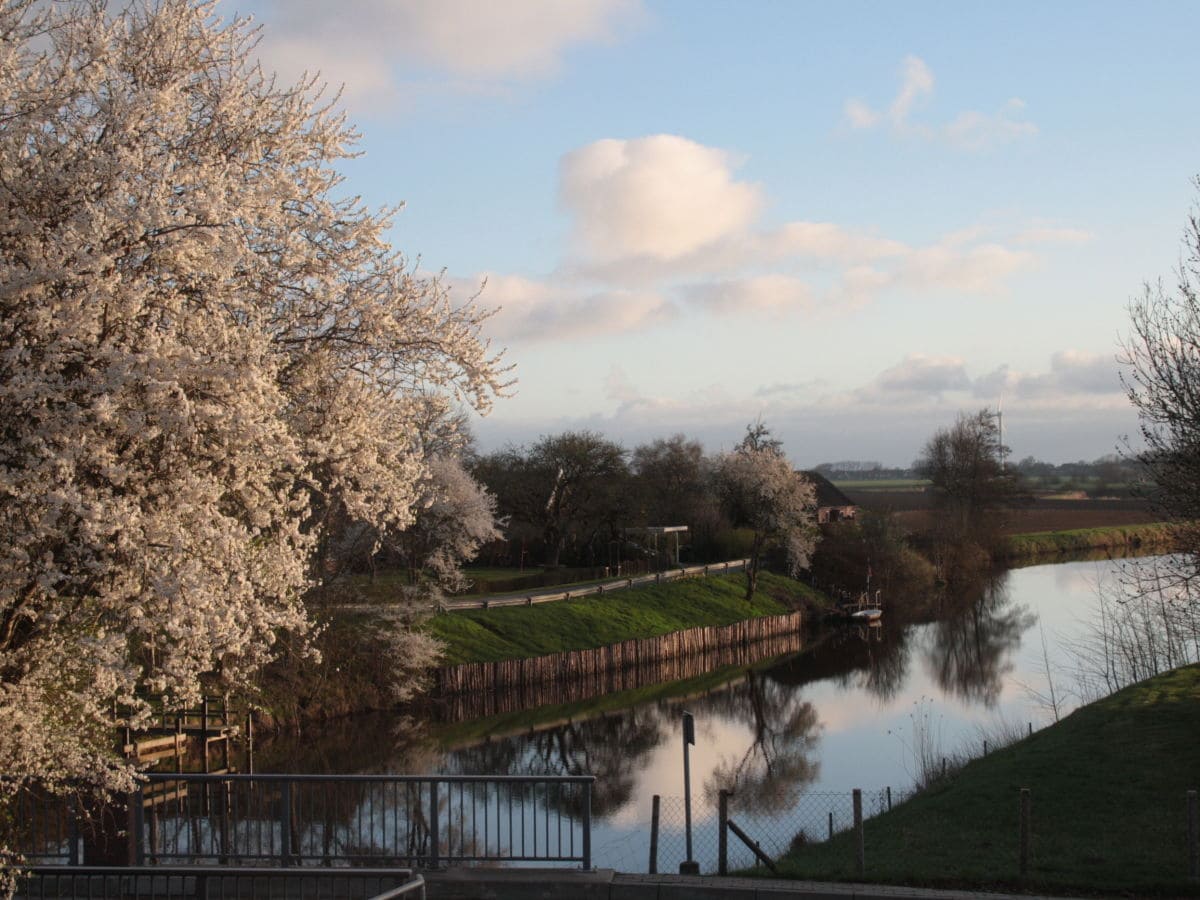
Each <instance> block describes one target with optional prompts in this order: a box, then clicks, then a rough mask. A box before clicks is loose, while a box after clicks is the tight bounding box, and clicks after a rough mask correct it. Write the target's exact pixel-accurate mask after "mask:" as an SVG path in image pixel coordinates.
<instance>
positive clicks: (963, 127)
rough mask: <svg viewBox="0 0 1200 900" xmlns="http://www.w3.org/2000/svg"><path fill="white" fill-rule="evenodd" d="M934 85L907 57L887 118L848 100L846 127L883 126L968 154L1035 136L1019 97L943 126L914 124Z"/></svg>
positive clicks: (916, 60) (917, 63) (920, 62)
mask: <svg viewBox="0 0 1200 900" xmlns="http://www.w3.org/2000/svg"><path fill="white" fill-rule="evenodd" d="M934 83H935V82H934V77H933V72H932V70H930V68H929V66H928V65H926V63H925V61H924V60H922V59H921V58H920V57H918V56H911V55H910V56H906V57H905V58H904V60H903V61H902V62H901V64H900V87H899V89H898V90H897V92H896V96H895V97H894V98H893V99H892V102H891V104H890V105H889V106H888V108H887V112H886V114H885V113H881V112H879V111H877V110H875V109H873V108H872V107H871V106H870V105H868V104H867V103H866V102H864V101H863V100H860V99H858V98H851V99H849V100H847V101H846V103H845V106H844V107H843V113H844V116H845V120H846V123H847V124H848V125H849V126H850V127H851V128H853V129H855V130H857V131H862V130H867V129H871V128H875V127H876V126H879V125H881V124H883V123H884V122H886V123H887V124H888V125H889V126H890V127H891V130H892V131H893V132H894V133H895V134H899V135H904V136H908V137H921V138H936V139H939V140H943V141H946V142H947V143H949V144H951V145H953V146H956V147H960V148H963V149H967V150H983V149H986V148H988V147H992V146H995V145H997V144H1002V143H1008V142H1010V141H1014V140H1019V139H1021V138H1026V137H1031V136H1033V135H1035V134H1037V131H1038V129H1037V126H1036V125H1035V124H1034V123H1033V122H1030V121H1028V120H1027V119H1025V118H1023V116H1024V111H1025V102H1024V101H1023V100H1021V99H1020V98H1019V97H1013V98H1011V99H1009V100H1008V101H1007V102H1006V103H1005V104H1004V105H1003V106H1002V107H1000V109H999V110H997V111H996V112H994V113H983V112H979V111H977V110H965V111H963V112H960V113H959V114H958V115H956V116H955V117H954V118H953V119H952V120H951V121H949V122H947V123H945V124H942V125H930V124H927V123H924V122H920V121H914V119H913V112H914V110H915V109H916V107H917V106H918V105H919V104H920V103H921V101H922V100H924V99H925V98H927V97H929V96H931V95H932V94H933V88H934Z"/></svg>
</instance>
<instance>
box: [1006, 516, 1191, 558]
mask: <svg viewBox="0 0 1200 900" xmlns="http://www.w3.org/2000/svg"><path fill="white" fill-rule="evenodd" d="M1005 541H1006V543H1005V546H1004V549H1003V556H1004V560H1005V561H1006V562H1022V561H1026V560H1039V561H1042V560H1044V557H1047V556H1053V555H1059V556H1063V555H1067V554H1072V553H1087V552H1089V551H1093V550H1108V551H1114V552H1117V551H1119V552H1126V551H1130V550H1133V551H1138V552H1154V551H1159V552H1167V551H1169V550H1170V547H1171V528H1170V526H1169V525H1168V524H1166V523H1165V522H1148V523H1143V524H1139V525H1106V526H1100V527H1095V528H1073V529H1070V530H1066V531H1036V532H1030V533H1026V534H1014V535H1010V536H1008V537H1007V538H1006V539H1005Z"/></svg>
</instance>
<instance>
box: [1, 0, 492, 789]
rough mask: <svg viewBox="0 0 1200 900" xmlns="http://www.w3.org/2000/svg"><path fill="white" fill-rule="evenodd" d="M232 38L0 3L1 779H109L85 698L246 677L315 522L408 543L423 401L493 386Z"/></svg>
mask: <svg viewBox="0 0 1200 900" xmlns="http://www.w3.org/2000/svg"><path fill="white" fill-rule="evenodd" d="M253 40H254V34H253V31H252V30H251V29H249V28H248V26H247V25H246V24H245V23H244V22H233V23H231V24H221V23H219V22H217V21H215V20H214V18H213V10H212V6H211V4H203V5H198V4H196V3H194V2H191V0H158V2H153V3H145V4H138V5H135V6H134V7H133V8H132V9H131V10H130V11H127V12H123V13H118V14H112V13H110V12H108V11H107V10H106V6H105V4H104V3H103V2H102V0H95V2H80V3H73V4H72V3H66V4H51V5H46V6H38V5H34V4H33V3H32V2H27V0H7V2H4V3H0V310H2V317H0V321H2V324H0V535H2V536H3V539H2V540H0V721H3V722H4V723H5V725H6V727H5V728H4V729H0V772H7V773H20V774H23V775H29V776H37V777H40V778H43V779H50V780H51V781H54V780H56V779H57V780H65V779H68V778H79V777H83V778H85V779H87V780H89V781H90V782H92V783H96V784H108V785H111V786H119V785H120V784H121V780H122V777H123V773H124V770H123V769H122V768H121V767H120V766H119V765H116V764H114V763H113V762H112V760H111V759H110V758H109V756H108V754H107V752H106V751H107V749H108V745H109V742H110V740H111V732H110V731H108V730H107V729H108V726H109V725H110V724H111V722H110V718H109V717H110V711H109V710H110V703H111V702H112V701H121V702H124V703H133V704H135V705H136V703H137V697H138V695H139V694H141V693H142V692H145V691H150V692H154V693H159V694H165V695H167V697H169V698H170V699H171V700H172V701H179V702H182V701H186V700H188V699H189V698H194V697H195V696H196V694H197V691H198V684H199V679H200V677H201V676H202V675H210V674H211V675H212V676H214V677H220V678H222V679H225V680H226V682H227V683H231V684H237V683H241V682H244V680H245V679H246V678H247V676H248V675H249V674H250V673H252V672H253V671H254V669H255V667H257V666H258V665H260V664H261V663H262V662H263V661H264V660H265V659H266V658H267V657H268V656H269V655H270V650H271V645H272V642H273V640H274V637H275V635H276V633H277V632H278V630H279V629H300V630H302V629H304V628H305V626H306V621H307V619H306V613H305V610H304V607H303V603H302V598H303V595H304V593H305V591H306V590H307V589H308V588H309V587H310V586H311V585H312V584H313V582H314V580H315V579H316V578H317V577H319V574H320V573H319V571H316V568H315V566H314V564H313V560H314V558H315V556H314V553H315V551H316V549H317V548H318V547H319V546H320V545H321V542H322V540H323V539H324V536H325V533H324V526H325V524H326V523H327V522H328V521H330V519H331V518H332V517H342V518H343V520H344V519H351V520H361V521H364V522H368V523H371V524H372V525H373V526H375V527H377V528H379V529H381V530H384V529H388V528H396V529H401V528H404V527H405V526H406V525H408V523H409V522H410V521H411V519H412V515H413V506H414V503H415V502H417V501H418V500H419V499H420V491H421V485H422V483H423V480H425V479H426V477H427V476H426V465H425V457H424V454H423V453H422V451H421V447H420V441H419V440H417V439H416V438H415V437H414V435H413V425H412V421H411V416H410V413H411V411H412V409H413V406H414V404H420V403H421V402H422V401H421V399H420V398H421V396H423V392H427V391H428V390H430V389H433V390H441V391H444V392H447V393H449V394H451V395H453V396H454V397H456V398H457V399H459V400H461V401H464V402H467V403H469V404H471V405H472V406H474V407H475V408H476V409H479V410H481V411H485V410H486V409H487V407H488V406H489V404H490V402H491V400H492V399H493V398H494V396H495V395H496V394H497V393H499V392H500V391H501V390H502V387H503V380H504V377H505V375H504V369H503V367H502V366H501V365H500V362H499V359H498V356H497V355H495V354H492V353H491V352H490V351H489V349H488V346H487V343H486V342H485V341H484V340H482V339H481V337H480V325H481V321H482V316H481V314H480V313H479V311H477V310H476V309H475V308H474V307H473V306H472V305H470V304H465V305H455V304H454V303H452V302H451V300H450V298H449V297H448V296H447V295H446V293H445V292H444V291H443V289H442V287H441V286H440V284H439V283H438V281H437V280H436V279H425V278H419V277H417V276H416V275H414V274H413V273H412V272H411V271H410V270H409V269H408V267H407V265H406V263H405V261H404V259H403V258H401V257H399V256H398V255H396V254H395V253H394V252H393V251H392V250H391V249H390V247H389V246H388V244H387V243H386V241H385V240H384V231H385V229H386V228H387V227H388V224H389V215H390V214H389V213H388V212H381V213H376V212H372V211H370V210H367V209H366V208H364V207H363V206H362V205H361V203H360V202H359V201H358V200H357V199H354V198H342V197H340V196H339V195H338V189H339V177H338V175H337V173H336V171H335V169H334V168H333V167H334V165H335V164H336V162H337V161H338V160H339V159H342V158H345V157H347V156H348V155H350V153H351V150H352V144H353V139H354V134H353V132H352V131H351V130H350V129H349V128H348V127H347V126H346V125H345V123H344V122H343V120H342V119H341V118H340V117H339V116H338V115H336V114H335V113H333V112H332V111H330V109H328V108H326V107H322V106H320V105H319V103H318V100H317V98H316V97H315V96H314V93H313V91H312V90H311V88H312V85H300V86H297V87H283V86H280V85H278V84H276V83H275V82H274V81H273V80H272V79H270V78H268V77H266V76H264V75H263V74H262V73H261V72H260V71H259V70H258V69H257V68H256V67H255V65H254V64H253V62H252V57H251V50H252V47H253Z"/></svg>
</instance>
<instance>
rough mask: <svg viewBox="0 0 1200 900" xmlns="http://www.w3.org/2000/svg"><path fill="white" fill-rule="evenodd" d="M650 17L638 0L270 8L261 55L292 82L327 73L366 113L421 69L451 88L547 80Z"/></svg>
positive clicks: (350, 1) (433, 0) (317, 3)
mask: <svg viewBox="0 0 1200 900" xmlns="http://www.w3.org/2000/svg"><path fill="white" fill-rule="evenodd" d="M642 16H643V10H642V6H641V2H640V0H572V2H570V3H562V2H559V0H506V2H504V3H492V2H487V0H407V2H395V0H341V2H339V3H329V2H328V0H286V2H284V0H265V4H264V15H263V19H264V20H265V22H266V24H267V27H266V31H265V36H264V41H263V43H262V45H261V47H260V53H261V55H262V57H263V59H264V62H265V63H266V64H267V65H268V66H269V67H270V68H271V69H274V70H277V71H279V72H280V74H281V75H284V76H285V77H287V78H288V79H290V80H294V79H295V78H296V77H297V76H298V75H299V74H300V73H301V72H303V71H309V72H315V71H317V70H320V72H321V75H322V77H323V78H324V79H325V80H326V81H328V82H330V83H331V84H333V85H340V84H344V85H345V91H344V97H345V99H346V100H347V101H348V102H350V103H351V104H354V105H358V106H366V105H369V104H373V103H380V102H389V103H391V102H395V100H396V99H397V98H399V97H401V96H403V95H404V94H405V93H408V92H411V91H412V90H413V89H414V84H413V83H412V82H411V81H409V82H406V80H405V79H406V78H407V79H411V78H412V77H413V76H412V75H411V70H412V69H413V68H415V67H422V68H425V69H432V70H435V71H437V72H440V73H443V75H444V76H449V79H450V80H449V81H446V82H443V83H442V87H450V88H452V89H457V88H467V89H476V88H475V87H471V86H472V85H475V86H477V85H478V84H479V83H480V82H489V81H495V80H503V79H507V78H514V77H516V78H524V77H532V76H538V75H545V74H546V73H549V72H553V71H554V70H555V69H556V68H557V67H558V66H559V65H560V63H561V60H562V57H563V55H564V53H565V52H566V50H567V48H569V47H570V46H573V45H577V44H585V43H595V42H607V41H612V40H615V39H616V38H618V37H619V36H620V35H621V34H622V33H623V32H625V31H627V30H628V29H629V28H630V27H631V26H633V25H636V24H637V22H638V21H640V19H641V18H642ZM406 70H407V72H406ZM428 77H429V76H428V73H427V72H426V73H424V75H423V76H422V80H423V81H427V80H428ZM424 87H426V88H427V87H428V85H427V84H426V85H424Z"/></svg>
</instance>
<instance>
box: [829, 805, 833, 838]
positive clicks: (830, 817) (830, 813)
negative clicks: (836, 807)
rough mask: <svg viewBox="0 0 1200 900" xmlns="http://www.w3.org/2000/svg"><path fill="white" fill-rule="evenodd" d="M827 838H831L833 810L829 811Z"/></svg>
mask: <svg viewBox="0 0 1200 900" xmlns="http://www.w3.org/2000/svg"><path fill="white" fill-rule="evenodd" d="M829 839H830V840H831V841H832V840H833V810H830V811H829Z"/></svg>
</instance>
